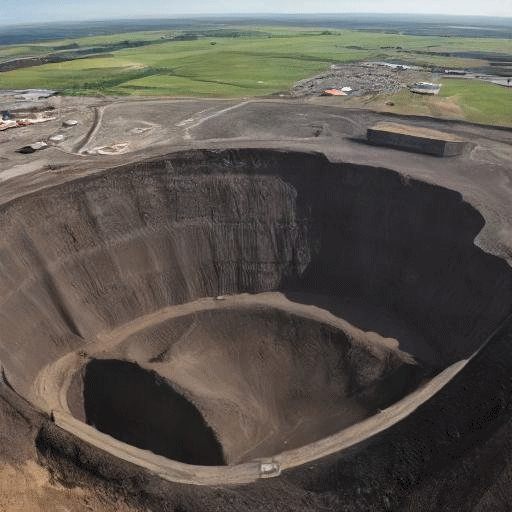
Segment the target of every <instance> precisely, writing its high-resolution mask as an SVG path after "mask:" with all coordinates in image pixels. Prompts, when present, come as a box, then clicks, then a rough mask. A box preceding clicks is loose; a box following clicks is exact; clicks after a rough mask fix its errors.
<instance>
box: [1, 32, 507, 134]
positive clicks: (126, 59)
mask: <svg viewBox="0 0 512 512" xmlns="http://www.w3.org/2000/svg"><path fill="white" fill-rule="evenodd" d="M47 56H51V58H48V59H46V60H50V61H51V62H50V63H45V61H44V59H45V58H46V57H47ZM492 58H495V59H497V60H500V61H504V62H505V65H506V66H510V65H512V40H510V39H498V38H464V37H440V36H436V37H432V36H414V35H401V34H397V33H382V32H363V31H355V30H345V29H343V30H321V29H318V28H317V29H314V30H313V29H306V28H304V27H284V28H283V27H275V26H270V27H269V26H261V27H256V26H251V27H250V29H248V28H247V27H230V28H229V29H225V28H223V29H216V30H212V29H208V30H207V29H204V30H199V29H198V30H195V31H188V32H187V31H179V30H175V31H162V30H160V31H146V32H128V33H122V34H114V35H99V36H92V37H84V38H78V39H64V40H59V41H54V42H43V43H37V44H23V45H17V46H15V45H13V46H3V47H0V66H1V65H5V64H6V63H7V65H10V64H12V63H14V64H12V65H13V66H15V67H17V68H18V69H12V70H6V71H2V72H0V89H24V88H50V89H55V90H58V91H59V92H60V93H61V94H67V95H96V94H104V95H114V96H116V95H152V96H153V95H166V96H209V97H251V96H268V95H275V94H280V93H287V92H288V91H289V90H290V87H291V86H292V85H293V83H294V82H296V81H298V80H301V79H304V78H308V77H311V76H314V75H316V74H318V73H321V72H324V71H326V70H328V69H329V68H330V66H331V65H332V64H343V63H355V62H361V61H393V62H400V63H403V64H410V65H420V66H424V67H427V68H429V69H435V68H436V67H440V68H465V69H470V70H471V69H475V70H476V69H481V68H484V67H486V66H490V65H491V64H493V63H490V62H489V59H492ZM27 61H31V62H30V64H27ZM25 66H26V67H25ZM0 69H9V68H8V67H6V68H0ZM489 69H490V68H489ZM384 100H386V101H384ZM339 101H340V102H343V101H347V102H348V103H350V102H351V100H350V99H345V98H341V99H339ZM352 102H353V103H354V102H355V103H357V102H358V103H359V104H367V105H368V106H370V107H371V106H372V105H374V106H379V105H380V108H384V106H385V105H388V104H389V103H393V104H394V107H395V108H394V110H395V111H400V110H404V111H405V110H406V111H407V112H410V111H411V109H412V113H429V115H432V114H433V113H435V112H445V114H447V115H455V114H456V117H463V118H466V119H470V120H473V121H479V122H490V121H492V120H494V121H495V122H499V123H505V124H512V121H511V119H512V116H511V104H512V89H510V88H508V89H507V88H504V87H499V86H495V85H492V84H488V83H482V82H477V81H471V80H447V79H445V80H443V88H442V93H441V95H440V97H439V98H416V97H415V98H413V97H412V95H411V94H410V93H408V91H400V92H399V93H396V94H395V95H394V96H393V98H391V99H390V98H389V97H388V96H384V95H383V96H380V97H371V98H366V99H362V100H357V101H355V100H354V101H352ZM388 106H389V105H388ZM391 110H393V109H391Z"/></svg>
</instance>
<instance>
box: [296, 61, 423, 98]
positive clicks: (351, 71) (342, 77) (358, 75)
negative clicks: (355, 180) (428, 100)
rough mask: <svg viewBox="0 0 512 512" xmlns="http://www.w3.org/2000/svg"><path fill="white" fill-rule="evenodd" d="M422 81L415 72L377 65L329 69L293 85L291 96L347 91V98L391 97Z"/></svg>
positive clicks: (352, 65)
mask: <svg viewBox="0 0 512 512" xmlns="http://www.w3.org/2000/svg"><path fill="white" fill-rule="evenodd" d="M423 77H424V72H422V71H419V70H416V69H402V68H392V67H390V66H386V65H378V64H366V65H364V64H347V65H343V66H334V65H333V66H332V67H331V69H330V70H329V71H326V72H325V73H321V74H320V75H316V76H314V77H311V78H306V79H305V80H301V81H299V82H296V83H295V84H294V85H293V87H292V91H291V92H292V95H293V96H319V95H321V94H323V93H324V91H326V90H328V89H341V88H342V87H351V88H352V91H351V92H349V93H348V94H349V95H351V96H363V95H365V94H376V93H383V92H387V93H393V92H398V91H399V90H400V89H402V88H403V87H406V86H407V85H410V84H413V83H414V82H417V81H419V80H421V79H422V78H423Z"/></svg>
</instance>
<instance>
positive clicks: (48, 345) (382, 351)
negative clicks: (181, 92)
mask: <svg viewBox="0 0 512 512" xmlns="http://www.w3.org/2000/svg"><path fill="white" fill-rule="evenodd" d="M36 103H37V105H38V108H37V109H32V110H30V111H28V110H27V112H26V113H23V112H22V111H21V107H20V110H19V111H20V112H21V114H20V118H21V115H22V114H23V115H27V116H28V119H32V120H39V121H40V122H34V123H26V125H23V126H21V125H20V126H17V127H13V128H12V129H7V130H5V131H3V132H2V135H1V137H2V138H1V139H0V151H1V157H0V183H1V188H0V202H1V215H0V223H1V232H2V237H1V246H0V283H1V287H0V290H1V295H2V298H1V301H0V303H1V306H0V332H1V333H2V340H3V341H2V343H0V363H1V379H0V381H1V382H0V393H1V395H0V396H1V398H2V401H1V402H0V411H1V414H2V422H3V425H4V427H3V428H4V433H3V434H2V439H3V440H6V439H9V443H8V445H4V448H3V452H2V454H3V455H2V456H3V458H4V459H5V460H8V461H10V460H13V459H16V460H22V461H24V462H23V464H24V466H22V468H21V469H19V470H17V471H18V472H17V473H12V474H11V473H9V474H7V473H5V475H4V476H5V478H7V475H8V476H9V479H10V480H9V481H10V482H11V485H12V486H13V488H16V489H25V491H24V497H23V500H25V501H22V503H24V504H25V505H24V506H26V507H27V510H29V509H31V508H30V507H33V508H34V507H35V504H37V505H38V506H40V507H44V506H46V507H49V506H51V503H54V502H58V503H62V507H64V508H65V509H66V510H72V509H74V508H73V507H82V508H76V509H77V510H82V509H83V510H85V508H84V507H85V501H84V500H85V499H86V498H87V500H88V503H90V504H91V505H90V506H92V507H93V508H94V509H95V510H109V509H110V510H112V508H111V507H112V506H113V505H112V503H114V502H113V501H112V500H122V503H123V504H122V507H124V508H120V509H121V510H138V509H139V508H140V507H144V506H147V507H149V508H150V509H157V510H160V509H161V510H167V509H168V510H187V511H189V510H190V511H192V510H198V511H199V510H215V509H216V507H217V509H219V510H233V511H234V510H237V511H241V510H255V508H254V507H255V506H256V505H255V504H256V503H257V504H258V506H260V505H261V506H263V507H267V508H266V509H268V510H279V511H281V510H290V511H291V510H326V509H329V507H331V509H333V510H356V508H350V506H352V505H351V504H355V503H358V504H360V506H362V507H363V508H364V509H365V510H395V508H393V507H394V504H398V503H400V504H401V506H403V507H407V506H408V505H409V506H410V505H411V501H409V500H414V499H416V498H415V496H416V494H415V493H416V492H417V493H419V494H418V495H420V494H421V493H423V492H425V491H424V489H423V488H418V489H419V490H417V491H410V490H405V491H404V488H407V489H409V487H407V486H405V484H404V482H405V481H406V480H407V482H409V484H408V485H410V486H411V488H412V487H413V486H414V485H416V484H415V482H416V483H418V485H419V486H420V483H421V482H423V483H425V482H429V481H431V480H432V479H436V478H438V475H439V474H442V473H443V472H444V471H453V472H459V474H463V473H464V471H472V472H473V471H478V470H477V469H476V466H478V465H479V462H478V461H479V458H478V457H479V456H478V455H475V453H474V452H473V451H472V450H473V448H472V447H479V446H481V444H482V443H484V442H486V439H488V438H491V437H492V436H494V435H495V433H496V432H498V431H499V429H503V428H505V425H506V421H508V418H509V417H510V415H511V413H510V410H511V409H510V403H509V402H510V392H511V386H512V385H511V381H510V377H509V376H510V371H511V370H512V355H511V345H510V341H509V340H510V336H511V332H512V323H511V321H512V320H511V318H510V313H511V304H512V282H511V279H512V274H511V271H510V263H511V261H510V258H511V254H512V242H511V238H510V233H512V213H511V209H510V204H512V203H511V199H512V192H511V186H510V183H511V172H512V171H511V167H510V162H512V131H511V130H510V129H508V128H505V127H492V126H483V125H476V124H471V123H467V122H462V121H457V120H442V119H434V118H427V117H420V116H416V117H411V116H401V115H392V114H388V113H379V112H370V111H367V110H361V109H360V108H344V107H342V106H340V105H339V104H335V103H334V102H333V99H332V98H323V99H321V100H318V101H316V100H315V101H302V100H301V99H297V98H293V97H287V98H279V97H278V98H264V99H257V98H242V99H174V100H173V99H164V98H120V97H118V98H109V97H103V98H95V97H77V98H72V97H63V96H60V95H51V96H49V97H47V98H41V99H38V100H37V101H36ZM13 113H14V115H16V110H15V109H14V110H13V111H12V112H11V115H12V114H13ZM375 133H377V134H378V138H377V139H376V138H375V137H376V135H375ZM372 134H373V135H372ZM36 143H44V146H43V145H39V146H37V145H36V146H34V144H36ZM22 148H31V149H32V151H28V150H27V151H21V152H20V149H22ZM507 397H508V398H507ZM475 424H478V425H479V427H478V428H475V427H474V425H475ZM426 426H427V427H426ZM496 435H497V434H496ZM485 436H487V437H485ZM493 439H494V438H493ZM496 442H498V441H496ZM447 459H449V460H450V462H448V460H447ZM33 461H38V465H37V466H34V465H31V464H34V463H33ZM461 466H464V468H466V469H461ZM35 467H36V468H39V469H35ZM447 468H448V469H447ZM467 468H470V469H467ZM2 471H3V470H0V477H1V476H2ZM5 471H7V470H5ZM482 471H483V469H482ZM48 472H49V473H48ZM35 474H37V475H39V477H38V479H37V478H35V477H33V475H35ZM47 474H50V475H51V477H47V476H45V475H47ZM405 474H407V476H404V475H405ZM31 475H32V476H31ZM20 479H21V480H20ZM23 479H25V480H23ZM429 479H431V480H429ZM4 481H7V480H4ZM20 482H32V483H20ZM421 485H423V484H421ZM425 485H426V484H425ZM461 485H462V486H463V484H461ZM81 486H83V488H84V490H83V491H79V490H78V489H81ZM404 486H405V487H404ZM420 487H421V486H420ZM383 489H385V491H384V490H383ZM20 492H21V491H20ZM80 492H82V494H80ZM437 492H438V494H439V496H440V495H441V494H442V495H443V496H445V498H444V499H445V500H446V503H447V505H446V507H450V499H451V498H450V497H447V496H446V493H448V494H449V492H448V491H447V490H446V489H444V490H443V489H442V488H439V489H438V490H437ZM443 493H444V494H443ZM2 496H3V494H2V493H0V509H2V507H4V508H6V507H8V506H9V502H8V501H6V500H8V499H9V494H8V493H7V492H6V493H5V496H6V497H2ZM19 499H21V498H19ZM453 499H455V497H454V498H453ZM467 499H468V500H469V499H472V500H476V498H475V497H471V498H467ZM479 499H481V500H484V498H482V497H480V498H479ZM2 500H4V501H3V502H2ZM109 500H110V501H109ZM393 500H396V501H393ZM306 502H307V506H306V505H305V503H306ZM118 503H121V501H118ZM457 503H458V502H457ZM472 503H473V502H472ZM482 503H484V502H483V501H482ZM342 504H345V505H343V506H346V507H347V508H341V507H342ZM452 504H453V503H452ZM119 506H121V505H119ZM354 506H355V505H354ZM358 506H359V505H358ZM482 506H484V505H482ZM109 507H110V508H109ZM137 507H139V508H137ZM165 507H168V508H165ZM172 507H174V508H172ZM180 507H181V508H180ZM272 507H274V508H272ZM322 507H323V508H322ZM326 507H327V508H326ZM336 507H338V508H336ZM64 508H63V510H64ZM35 509H36V508H34V510H35ZM42 509H44V508H42ZM140 509H141V510H142V509H143V508H140ZM6 510H9V509H8V508H6ZM357 510H359V509H357ZM361 510H362V509H361ZM396 510H398V508H396ZM404 510H407V508H404ZM425 510H426V509H425ZM429 510H430V509H429ZM443 510H449V508H444V509H443ZM453 510H454V509H453ZM482 510H483V509H482Z"/></svg>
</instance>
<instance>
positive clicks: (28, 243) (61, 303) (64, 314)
mask: <svg viewBox="0 0 512 512" xmlns="http://www.w3.org/2000/svg"><path fill="white" fill-rule="evenodd" d="M21 240H22V243H23V246H24V249H25V250H26V251H27V253H28V254H30V256H31V257H32V259H33V261H34V267H33V268H37V269H38V271H39V272H40V274H39V275H40V276H41V282H42V284H43V287H44V289H45V290H46V292H47V293H48V297H49V298H50V300H51V301H52V304H53V305H54V306H55V308H56V309H57V311H58V312H59V314H60V316H61V318H62V320H63V321H64V323H65V324H66V327H67V328H68V329H69V330H70V331H71V332H72V333H73V334H74V335H75V336H78V337H80V338H83V336H82V333H81V332H80V329H79V328H78V325H77V324H76V322H75V321H74V320H73V316H72V314H71V311H70V310H69V308H68V307H67V306H66V302H65V300H64V296H63V295H62V293H61V292H60V290H59V288H58V285H57V283H56V282H55V279H54V278H53V276H52V274H51V272H50V271H49V270H48V268H47V266H46V263H45V261H44V259H43V257H42V255H41V254H40V253H39V251H38V250H37V248H36V246H35V245H34V242H33V241H32V240H31V239H30V237H29V236H28V235H27V234H26V233H23V234H22V235H21Z"/></svg>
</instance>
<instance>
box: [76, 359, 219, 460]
mask: <svg viewBox="0 0 512 512" xmlns="http://www.w3.org/2000/svg"><path fill="white" fill-rule="evenodd" d="M84 407H85V414H86V419H87V423H89V424H90V425H94V426H95V427H96V428H97V429H98V430H100V431H101V432H104V433H106V434H110V435H112V436H114V437H115V438H117V439H119V440H121V441H124V442H125V443H128V444H131V445H133V446H137V447H138V448H144V449H147V450H151V451H152V452H154V453H157V454H159V455H163V456H164V457H167V458H169V459H172V460H177V461H179V462H184V463H186V464H196V465H201V466H222V465H223V464H224V457H223V455H222V447H221V446H220V444H219V442H218V441H217V439H216V437H215V434H214V433H213V431H212V429H211V428H209V427H208V425H207V424H206V423H205V421H204V420H203V418H202V416H201V413H200V412H199V411H198V410H197V409H196V408H195V407H194V405H193V404H191V403H190V402H189V401H187V400H186V399H185V398H184V397H183V396H182V395H180V394H179V393H177V392H176V391H174V390H173V389H172V387H170V386H169V385H168V384H167V383H166V382H165V381H164V380H163V379H162V378H160V377H159V376H158V375H157V374H155V373H153V372H147V371H145V370H143V369H142V368H140V367H139V366H137V365H136V364H135V363H130V362H127V361H116V360H94V361H91V362H90V363H89V364H88V365H87V367H86V371H85V377H84Z"/></svg>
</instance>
